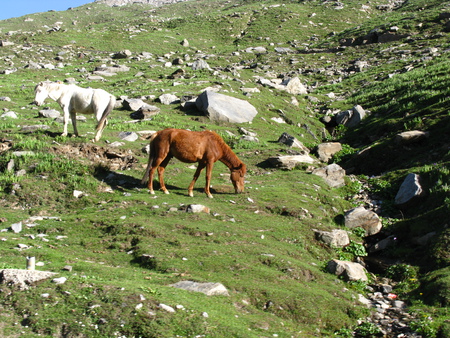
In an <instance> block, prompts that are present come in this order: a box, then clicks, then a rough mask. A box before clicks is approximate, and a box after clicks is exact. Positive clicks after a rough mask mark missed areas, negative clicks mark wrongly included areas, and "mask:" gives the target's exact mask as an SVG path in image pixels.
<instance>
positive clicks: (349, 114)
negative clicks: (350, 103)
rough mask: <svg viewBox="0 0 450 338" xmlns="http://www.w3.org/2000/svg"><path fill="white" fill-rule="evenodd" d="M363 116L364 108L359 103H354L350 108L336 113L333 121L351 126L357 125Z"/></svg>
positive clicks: (364, 114) (364, 115)
mask: <svg viewBox="0 0 450 338" xmlns="http://www.w3.org/2000/svg"><path fill="white" fill-rule="evenodd" d="M365 117H366V112H365V110H364V109H363V108H362V107H361V106H360V105H356V106H354V107H353V108H352V109H349V110H345V111H343V112H340V113H338V114H336V116H335V121H336V123H337V124H343V125H344V126H346V127H349V128H351V127H355V126H356V125H358V124H359V123H360V122H361V121H362V119H364V118H365Z"/></svg>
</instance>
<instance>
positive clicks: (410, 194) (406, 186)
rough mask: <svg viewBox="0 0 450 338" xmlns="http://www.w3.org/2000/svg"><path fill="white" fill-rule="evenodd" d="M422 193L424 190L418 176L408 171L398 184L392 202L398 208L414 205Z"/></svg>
mask: <svg viewBox="0 0 450 338" xmlns="http://www.w3.org/2000/svg"><path fill="white" fill-rule="evenodd" d="M424 195H425V191H424V189H423V188H422V185H421V184H420V176H419V175H417V174H413V173H410V174H408V175H407V176H406V178H405V180H404V181H403V183H402V185H401V186H400V189H399V190H398V192H397V195H396V196H395V200H394V202H395V205H397V206H398V207H399V208H406V207H409V206H412V205H414V204H415V203H416V202H418V201H419V200H420V199H421V198H422V197H423V196H424Z"/></svg>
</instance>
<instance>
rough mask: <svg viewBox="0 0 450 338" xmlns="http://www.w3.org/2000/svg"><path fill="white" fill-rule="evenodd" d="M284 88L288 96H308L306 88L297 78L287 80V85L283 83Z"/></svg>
mask: <svg viewBox="0 0 450 338" xmlns="http://www.w3.org/2000/svg"><path fill="white" fill-rule="evenodd" d="M283 84H284V85H285V86H286V91H287V92H288V93H289V94H293V95H306V94H308V90H307V89H306V87H305V86H304V85H303V84H302V83H301V81H300V79H299V78H298V77H294V78H292V79H289V80H288V81H287V83H283Z"/></svg>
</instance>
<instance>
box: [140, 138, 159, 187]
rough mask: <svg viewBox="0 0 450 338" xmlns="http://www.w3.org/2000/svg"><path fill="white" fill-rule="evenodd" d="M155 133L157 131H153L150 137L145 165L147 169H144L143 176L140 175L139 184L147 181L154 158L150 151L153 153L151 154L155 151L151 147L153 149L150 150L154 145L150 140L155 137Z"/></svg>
mask: <svg viewBox="0 0 450 338" xmlns="http://www.w3.org/2000/svg"><path fill="white" fill-rule="evenodd" d="M156 135H158V132H156V133H154V134H153V135H152V136H151V137H150V147H149V150H148V153H149V154H148V165H147V169H145V173H144V177H142V180H141V184H145V183H147V181H148V175H150V169H151V168H152V165H153V160H154V158H153V157H152V153H153V154H154V153H155V152H154V149H153V151H152V148H154V147H153V146H152V141H153V139H154V138H155V137H156Z"/></svg>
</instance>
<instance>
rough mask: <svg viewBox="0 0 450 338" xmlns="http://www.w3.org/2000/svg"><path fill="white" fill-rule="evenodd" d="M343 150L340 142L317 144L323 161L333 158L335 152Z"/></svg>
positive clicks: (319, 155) (318, 152)
mask: <svg viewBox="0 0 450 338" xmlns="http://www.w3.org/2000/svg"><path fill="white" fill-rule="evenodd" d="M341 150H342V145H341V144H340V143H339V142H327V143H321V144H319V145H318V146H317V155H318V157H319V159H320V160H321V161H322V162H328V161H329V160H331V158H332V157H333V155H334V154H336V153H338V152H339V151H341Z"/></svg>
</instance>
